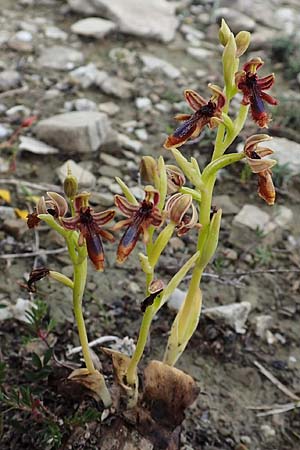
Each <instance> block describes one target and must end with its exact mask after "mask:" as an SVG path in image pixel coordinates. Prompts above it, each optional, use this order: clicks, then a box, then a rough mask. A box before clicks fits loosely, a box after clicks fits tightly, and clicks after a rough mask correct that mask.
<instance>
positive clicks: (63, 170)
mask: <svg viewBox="0 0 300 450" xmlns="http://www.w3.org/2000/svg"><path fill="white" fill-rule="evenodd" d="M68 167H69V168H70V169H71V171H72V175H74V177H76V178H77V180H78V183H79V185H80V186H81V187H82V188H91V187H94V186H95V184H96V177H95V175H93V174H92V172H90V171H89V170H86V169H83V168H82V167H81V166H80V165H79V164H77V163H76V162H75V161H73V160H72V159H69V160H68V161H66V162H65V163H64V164H63V165H62V166H60V167H58V168H57V169H56V174H57V176H58V178H59V181H60V182H61V184H63V182H64V180H65V178H66V176H67V171H68Z"/></svg>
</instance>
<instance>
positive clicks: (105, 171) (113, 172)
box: [100, 165, 122, 179]
mask: <svg viewBox="0 0 300 450" xmlns="http://www.w3.org/2000/svg"><path fill="white" fill-rule="evenodd" d="M100 172H101V175H102V176H105V177H109V178H110V179H113V178H116V177H119V178H121V177H122V172H121V170H120V169H118V168H117V167H111V166H106V165H103V166H101V168H100Z"/></svg>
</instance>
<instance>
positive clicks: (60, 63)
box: [38, 45, 84, 71]
mask: <svg viewBox="0 0 300 450" xmlns="http://www.w3.org/2000/svg"><path fill="white" fill-rule="evenodd" d="M83 59H84V57H83V54H82V53H81V52H80V51H78V50H75V49H73V48H71V47H64V46H61V45H55V46H54V47H45V48H44V49H43V50H42V53H41V55H40V57H39V59H38V64H39V65H40V66H42V67H45V68H47V69H54V70H60V71H68V70H72V69H74V68H75V67H77V66H79V65H80V64H82V62H83Z"/></svg>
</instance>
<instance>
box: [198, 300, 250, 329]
mask: <svg viewBox="0 0 300 450" xmlns="http://www.w3.org/2000/svg"><path fill="white" fill-rule="evenodd" d="M250 311H251V303H249V302H245V301H244V302H241V303H231V304H228V305H222V306H215V307H213V308H206V309H204V310H203V315H204V316H205V317H209V318H210V319H211V320H214V321H219V320H220V321H223V322H224V323H226V324H227V325H229V326H230V327H232V328H233V329H234V331H235V332H236V333H238V334H244V333H245V332H246V329H245V328H244V326H245V323H246V321H247V319H248V315H249V313H250Z"/></svg>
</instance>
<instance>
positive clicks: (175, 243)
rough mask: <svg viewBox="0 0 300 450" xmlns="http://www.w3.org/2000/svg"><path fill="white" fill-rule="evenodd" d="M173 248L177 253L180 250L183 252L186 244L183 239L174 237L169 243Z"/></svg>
mask: <svg viewBox="0 0 300 450" xmlns="http://www.w3.org/2000/svg"><path fill="white" fill-rule="evenodd" d="M169 243H170V246H171V248H172V249H173V250H174V251H175V252H177V251H178V250H183V249H184V248H185V243H184V242H183V240H182V239H180V238H179V237H177V236H174V237H172V238H171V239H170V241H169Z"/></svg>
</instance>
